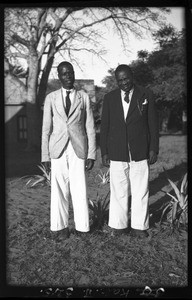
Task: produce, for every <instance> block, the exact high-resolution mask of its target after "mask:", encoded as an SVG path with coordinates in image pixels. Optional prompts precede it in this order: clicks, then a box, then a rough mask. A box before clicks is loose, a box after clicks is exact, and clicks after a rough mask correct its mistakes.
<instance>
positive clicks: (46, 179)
mask: <svg viewBox="0 0 192 300" xmlns="http://www.w3.org/2000/svg"><path fill="white" fill-rule="evenodd" d="M38 168H39V169H40V170H41V171H42V173H43V174H42V175H26V176H23V177H21V179H22V178H28V177H30V179H29V180H28V181H27V183H26V185H28V186H30V187H34V186H36V185H38V184H47V185H48V186H51V170H50V171H49V172H47V170H46V168H45V166H44V165H43V164H40V165H38Z"/></svg>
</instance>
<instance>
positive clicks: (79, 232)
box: [74, 229, 90, 237]
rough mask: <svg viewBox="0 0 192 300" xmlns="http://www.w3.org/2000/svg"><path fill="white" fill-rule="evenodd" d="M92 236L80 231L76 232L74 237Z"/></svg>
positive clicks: (88, 232) (87, 232)
mask: <svg viewBox="0 0 192 300" xmlns="http://www.w3.org/2000/svg"><path fill="white" fill-rule="evenodd" d="M89 234H90V231H79V230H76V229H75V230H74V235H76V236H79V237H86V236H87V235H89Z"/></svg>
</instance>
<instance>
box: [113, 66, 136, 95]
mask: <svg viewBox="0 0 192 300" xmlns="http://www.w3.org/2000/svg"><path fill="white" fill-rule="evenodd" d="M116 81H117V84H118V87H119V88H120V89H121V90H123V91H124V92H129V91H130V90H131V89H132V87H133V75H132V74H131V73H130V72H129V71H127V70H122V71H119V72H118V73H117V74H116Z"/></svg>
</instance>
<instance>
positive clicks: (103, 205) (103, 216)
mask: <svg viewBox="0 0 192 300" xmlns="http://www.w3.org/2000/svg"><path fill="white" fill-rule="evenodd" d="M109 192H110V191H108V193H107V195H106V196H105V197H104V198H102V197H101V196H99V195H98V193H97V200H96V201H92V200H90V199H89V208H90V209H91V210H92V212H93V216H92V220H93V225H92V226H93V227H94V228H97V229H101V228H102V227H103V225H104V224H105V222H106V221H107V219H108V214H109V199H107V198H108V195H109Z"/></svg>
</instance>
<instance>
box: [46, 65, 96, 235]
mask: <svg viewBox="0 0 192 300" xmlns="http://www.w3.org/2000/svg"><path fill="white" fill-rule="evenodd" d="M57 71H58V77H59V79H60V82H61V85H62V87H61V89H59V90H57V91H54V92H52V93H50V94H48V95H47V97H46V99H45V103H44V112H43V125H42V147H41V150H42V153H41V155H42V157H41V161H42V162H43V163H44V165H45V167H46V168H47V169H49V168H50V166H51V212H50V213H51V216H50V218H51V219H50V229H51V233H52V235H53V236H55V237H56V238H57V239H60V238H62V239H65V238H68V237H69V234H70V233H69V224H68V222H69V200H70V198H71V200H72V205H73V212H74V223H75V229H76V233H79V234H81V233H87V232H89V230H90V226H89V211H88V199H87V185H86V173H85V170H91V169H92V167H93V165H94V161H95V159H96V134H95V125H94V117H93V112H92V108H91V103H90V100H89V97H88V94H87V93H85V92H84V91H77V90H76V89H75V88H74V81H75V75H74V69H73V66H72V65H71V64H70V63H69V62H66V61H65V62H62V63H60V64H59V65H58V67H57Z"/></svg>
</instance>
